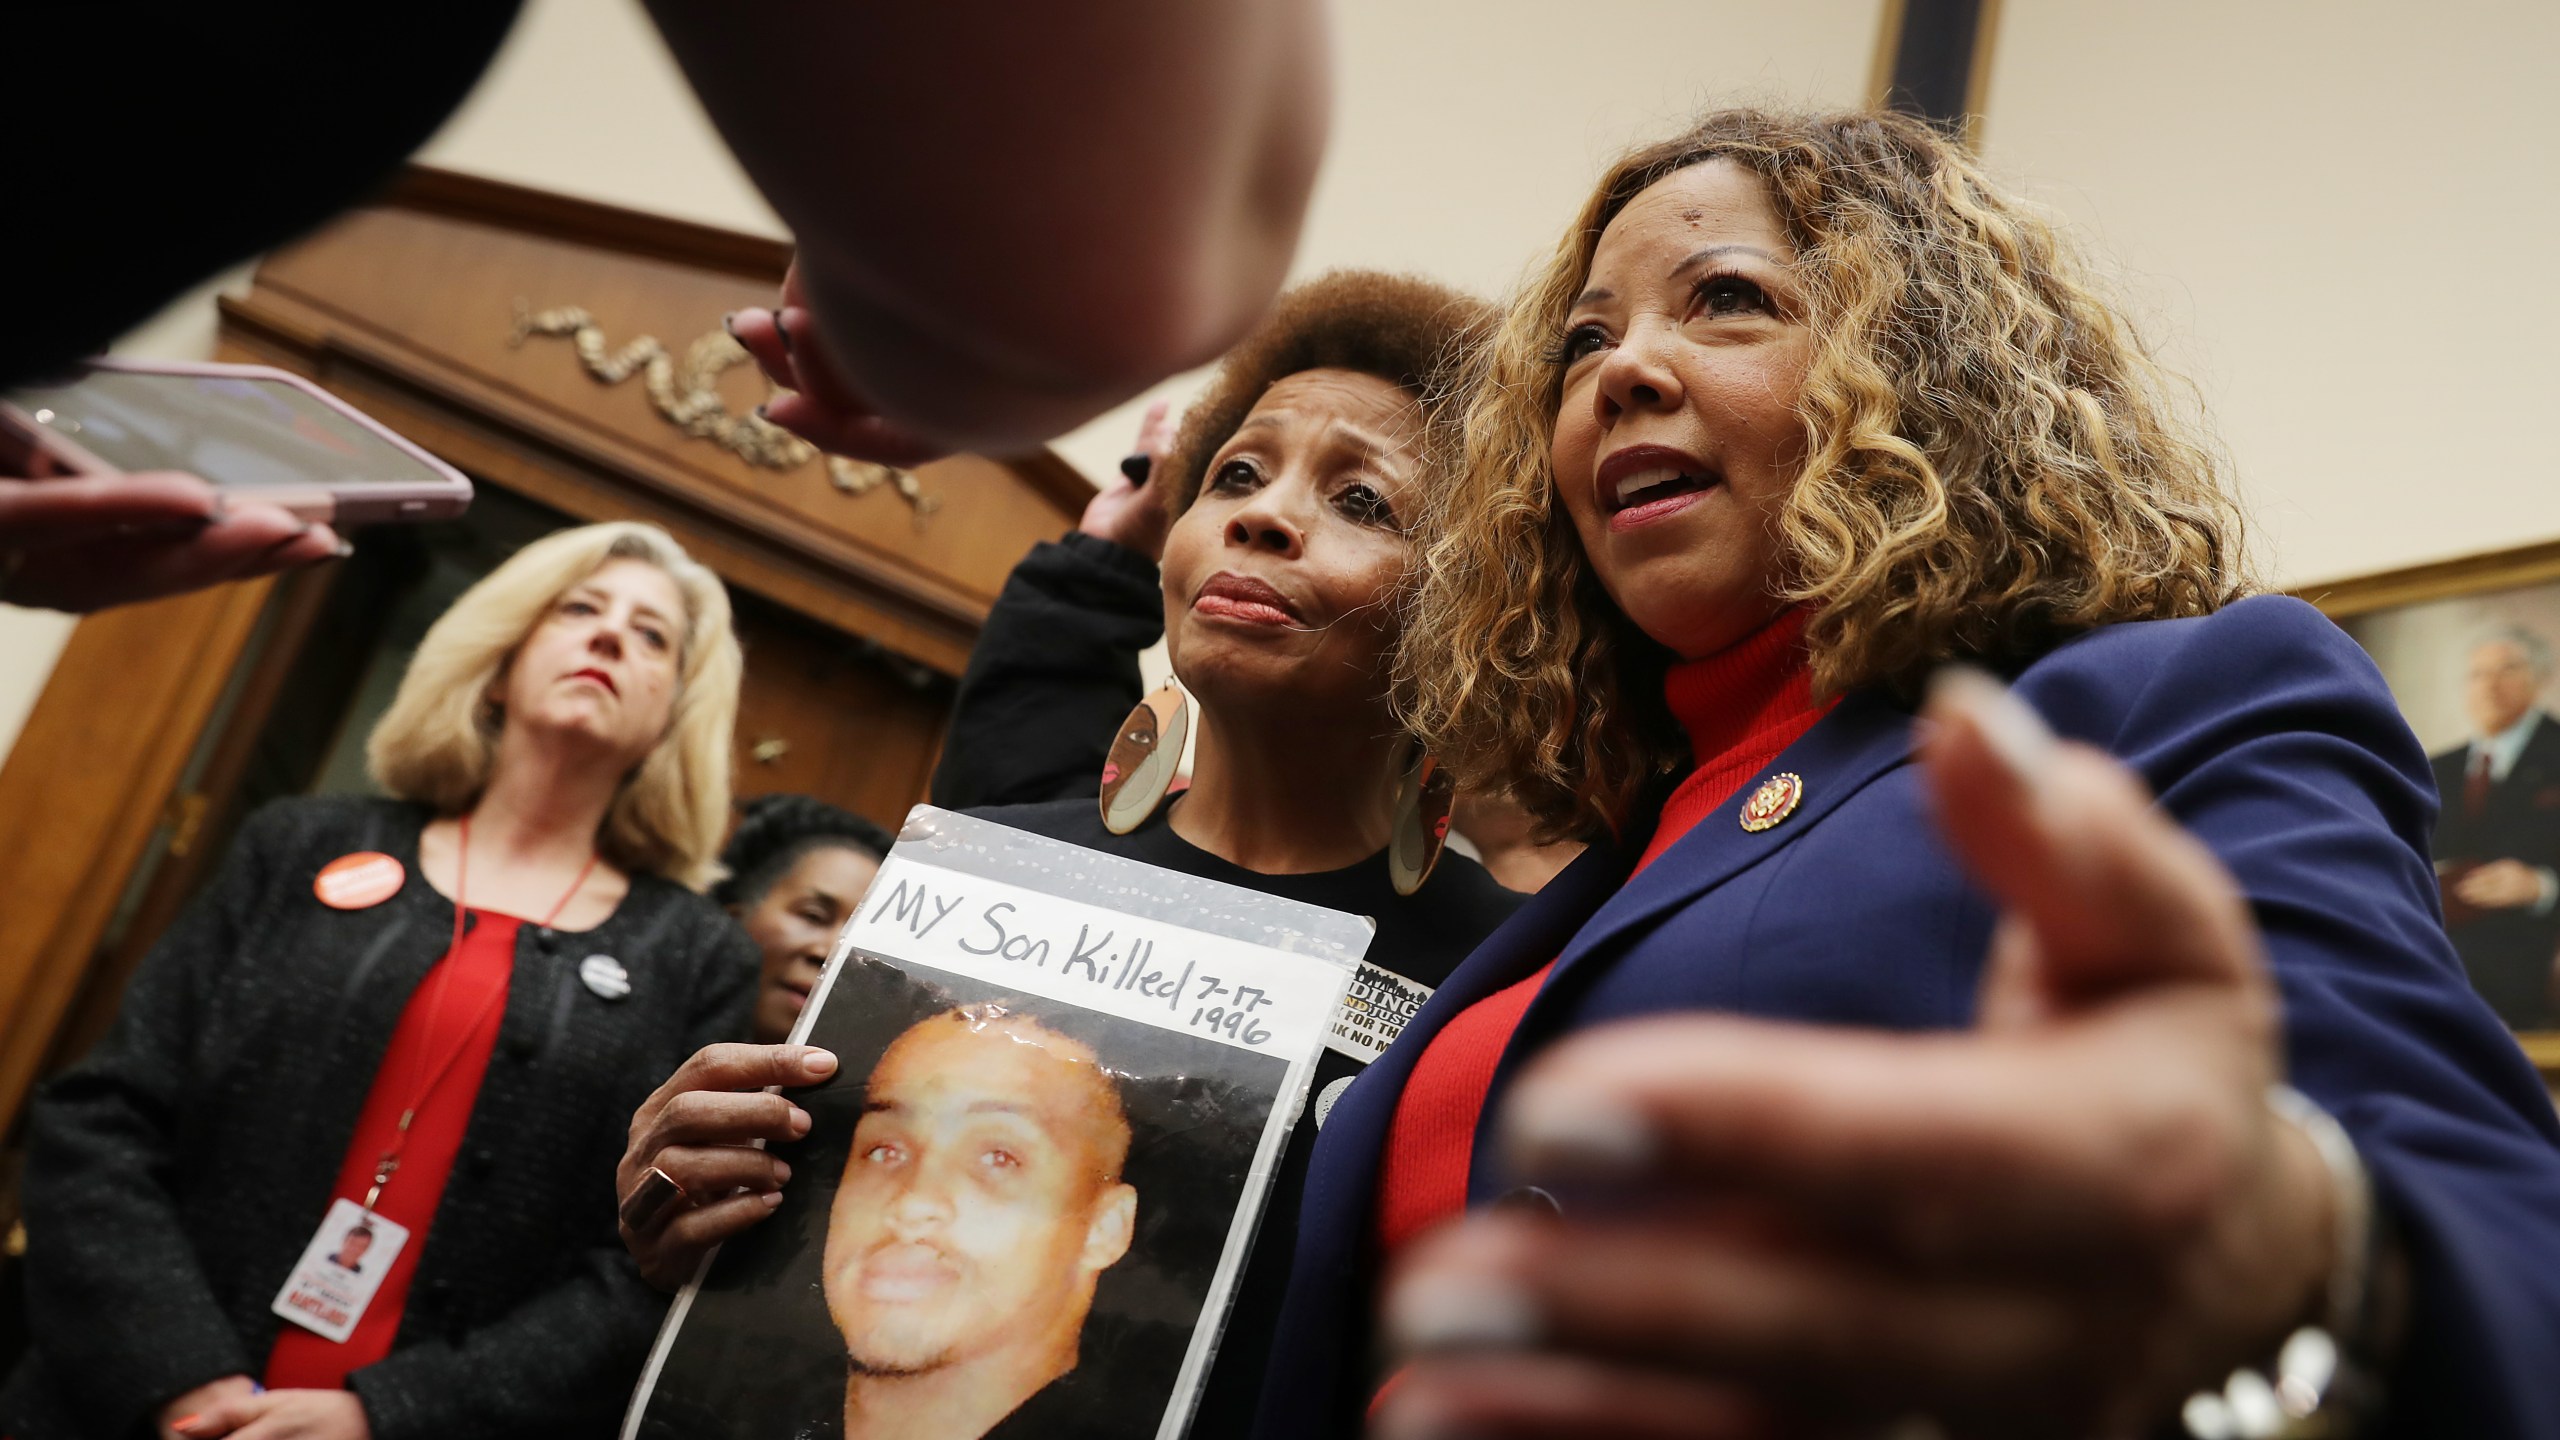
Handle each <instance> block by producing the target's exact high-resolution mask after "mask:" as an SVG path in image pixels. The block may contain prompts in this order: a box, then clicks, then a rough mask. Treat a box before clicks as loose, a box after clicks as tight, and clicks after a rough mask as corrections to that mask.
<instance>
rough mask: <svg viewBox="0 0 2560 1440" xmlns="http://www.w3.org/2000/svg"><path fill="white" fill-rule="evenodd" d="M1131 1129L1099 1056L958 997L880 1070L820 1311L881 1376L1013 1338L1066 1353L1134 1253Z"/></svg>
mask: <svg viewBox="0 0 2560 1440" xmlns="http://www.w3.org/2000/svg"><path fill="white" fill-rule="evenodd" d="M1128 1151H1129V1125H1128V1121H1127V1119H1126V1118H1125V1117H1124V1116H1123V1115H1122V1113H1121V1109H1120V1102H1119V1099H1118V1096H1117V1094H1116V1092H1115V1090H1114V1088H1113V1086H1112V1084H1111V1082H1110V1080H1109V1078H1108V1077H1107V1076H1106V1075H1105V1074H1104V1073H1103V1071H1102V1067H1101V1065H1100V1064H1099V1063H1098V1062H1097V1061H1096V1059H1095V1057H1094V1054H1093V1052H1092V1051H1091V1050H1090V1049H1088V1048H1086V1047H1085V1046H1083V1045H1081V1044H1078V1043H1077V1042H1075V1041H1073V1040H1069V1039H1066V1038H1065V1037H1063V1036H1060V1035H1058V1034H1056V1033H1054V1032H1052V1031H1049V1030H1046V1029H1043V1028H1041V1027H1040V1026H1038V1025H1036V1024H1033V1023H1031V1022H1030V1021H1028V1020H1025V1019H1021V1018H1018V1017H983V1016H973V1015H971V1014H970V1013H968V1012H965V1011H952V1012H948V1013H945V1014H942V1015H937V1016H934V1017H933V1018H931V1019H929V1020H925V1021H923V1022H921V1023H919V1024H917V1025H916V1026H914V1027H913V1028H911V1029H910V1030H908V1031H907V1032H906V1034H904V1035H902V1036H900V1037H899V1039H898V1041H897V1043H896V1044H894V1045H892V1046H890V1047H889V1050H888V1052H887V1053H886V1054H884V1055H883V1056H881V1058H880V1063H879V1065H878V1066H877V1067H875V1068H874V1069H873V1070H872V1072H871V1080H870V1084H869V1086H868V1088H867V1094H866V1099H865V1102H864V1109H863V1115H862V1119H861V1121H860V1122H859V1123H858V1124H857V1125H856V1127H855V1129H854V1140H853V1153H852V1155H851V1156H850V1157H849V1158H848V1159H847V1161H846V1164H845V1172H844V1182H843V1184H842V1185H841V1186H840V1187H839V1188H838V1189H837V1191H836V1197H835V1205H834V1207H833V1211H832V1213H831V1215H830V1218H829V1223H828V1228H827V1243H826V1253H825V1261H824V1264H825V1272H824V1274H825V1284H826V1294H827V1308H828V1310H829V1312H830V1313H831V1314H832V1315H833V1316H834V1317H835V1322H836V1328H837V1329H838V1330H840V1331H842V1332H843V1334H844V1339H845V1349H846V1352H847V1353H848V1354H849V1355H850V1356H851V1357H852V1359H853V1361H854V1363H855V1364H856V1365H857V1366H858V1367H860V1368H861V1369H863V1370H865V1371H868V1372H870V1373H872V1374H875V1375H902V1374H918V1373H922V1372H925V1371H931V1370H936V1369H939V1368H941V1367H944V1366H947V1365H952V1364H958V1363H962V1362H965V1361H968V1360H973V1359H977V1358H980V1357H982V1356H987V1355H991V1354H995V1353H997V1352H1000V1351H1005V1350H1008V1349H1013V1350H1019V1351H1021V1352H1023V1353H1025V1354H1026V1355H1030V1354H1039V1353H1044V1352H1063V1353H1064V1354H1066V1355H1067V1356H1068V1357H1070V1358H1069V1359H1068V1361H1067V1363H1068V1364H1069V1365H1072V1364H1073V1360H1072V1355H1073V1353H1074V1345H1075V1342H1076V1339H1077V1336H1078V1335H1079V1333H1080V1332H1081V1331H1082V1329H1083V1326H1084V1317H1085V1312H1086V1311H1087V1310H1088V1309H1089V1308H1090V1307H1091V1305H1092V1303H1093V1286H1094V1280H1095V1277H1096V1276H1098V1275H1099V1274H1100V1273H1101V1272H1102V1271H1104V1270H1106V1269H1108V1268H1110V1266H1111V1265H1113V1264H1114V1263H1116V1262H1117V1261H1118V1260H1119V1259H1120V1257H1121V1256H1122V1255H1124V1254H1126V1253H1127V1252H1128V1248H1129V1237H1130V1231H1131V1228H1132V1225H1133V1224H1134V1221H1135V1216H1136V1209H1137V1192H1136V1191H1134V1190H1132V1189H1131V1188H1130V1187H1129V1186H1128V1185H1126V1184H1124V1183H1122V1181H1121V1179H1120V1167H1121V1165H1122V1163H1123V1162H1124V1161H1125V1160H1126V1159H1127V1157H1128Z"/></svg>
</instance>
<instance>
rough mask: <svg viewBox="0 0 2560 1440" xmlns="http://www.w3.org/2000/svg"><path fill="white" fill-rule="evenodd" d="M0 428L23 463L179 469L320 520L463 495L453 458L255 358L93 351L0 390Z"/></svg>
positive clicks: (418, 507) (403, 513)
mask: <svg viewBox="0 0 2560 1440" xmlns="http://www.w3.org/2000/svg"><path fill="white" fill-rule="evenodd" d="M0 432H5V433H0V441H14V442H15V443H14V444H9V445H7V450H8V451H9V452H10V453H9V454H8V455H7V456H6V458H7V459H9V460H11V461H12V462H14V463H15V464H17V465H18V466H19V467H20V468H21V469H22V471H23V473H25V474H27V475H29V476H36V477H41V476H44V475H47V474H59V473H63V472H65V471H68V472H69V473H72V474H82V475H117V474H133V473H136V472H139V471H145V470H181V471H184V472H186V473H187V474H190V475H194V476H197V477H199V478H201V479H203V480H205V481H206V482H208V483H210V484H212V485H215V486H217V487H219V488H220V489H222V490H224V491H225V492H228V493H231V494H236V495H239V496H241V497H243V498H247V499H256V500H262V501H266V502H267V503H269V504H273V505H279V506H282V507H283V508H284V509H286V510H289V511H291V512H293V513H294V514H295V515H296V516H299V517H300V518H302V519H305V520H313V521H320V522H323V523H326V524H330V525H338V526H346V525H369V524H374V523H377V522H380V521H385V520H442V519H447V518H449V517H451V516H455V515H459V514H461V513H462V512H463V511H464V510H465V509H466V508H468V507H469V506H470V504H471V482H470V481H469V480H468V479H466V478H464V476H463V474H462V472H461V471H459V470H456V469H454V468H453V467H452V466H450V465H447V464H445V463H444V462H443V461H441V460H438V459H436V458H435V457H434V456H432V455H429V454H428V453H427V452H426V451H424V450H421V449H419V448H418V447H417V446H415V445H413V444H410V443H409V442H408V441H406V440H403V439H401V438H400V437H399V436H397V435H394V434H392V433H391V431H390V430H388V429H387V428H385V427H384V426H383V425H382V423H381V422H379V421H377V420H375V419H374V418H373V417H371V416H369V415H366V414H365V413H363V412H362V411H360V410H358V409H356V408H355V407H354V406H352V405H349V404H348V403H347V402H346V401H344V400H341V399H339V398H338V397H337V396H335V395H332V394H330V393H329V392H328V391H326V390H323V389H321V388H320V387H319V386H317V385H314V384H312V383H311V382H310V381H308V380H305V379H303V378H302V377H301V376H299V375H293V374H288V373H286V372H285V371H282V370H276V369H271V368H269V367H267V366H264V365H217V364H210V363H200V364H199V363H186V362H180V361H134V360H120V359H107V358H100V359H96V360H91V361H88V362H86V366H85V369H84V371H83V373H82V374H80V375H79V376H78V377H77V378H74V379H71V380H68V381H64V382H62V383H59V384H46V385H23V386H20V387H18V388H16V389H14V390H11V391H10V392H8V393H7V394H6V395H0ZM48 460H50V461H51V462H52V463H50V464H47V463H45V462H46V461H48Z"/></svg>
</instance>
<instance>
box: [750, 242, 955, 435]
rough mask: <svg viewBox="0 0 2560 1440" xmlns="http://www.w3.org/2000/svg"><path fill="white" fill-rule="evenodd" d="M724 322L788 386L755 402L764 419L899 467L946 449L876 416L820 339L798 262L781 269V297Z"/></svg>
mask: <svg viewBox="0 0 2560 1440" xmlns="http://www.w3.org/2000/svg"><path fill="white" fill-rule="evenodd" d="M725 323H726V324H727V326H728V328H729V334H730V335H731V336H732V337H734V338H735V339H736V340H737V342H738V343H739V344H740V345H741V346H744V347H745V348H746V352H747V354H748V355H749V356H751V357H753V358H754V360H755V362H756V365H757V368H759V369H761V370H763V371H764V373H765V378H766V379H768V380H771V381H772V382H773V383H774V384H776V385H779V386H781V387H782V388H783V390H784V391H785V392H787V393H784V394H780V395H776V396H774V397H773V398H772V399H771V400H769V401H766V402H765V403H764V404H763V405H762V406H760V407H758V409H757V411H756V413H757V414H759V415H761V416H763V417H764V418H765V419H767V420H769V421H771V422H773V423H774V424H776V425H779V426H781V427H782V428H783V429H785V430H788V431H790V432H791V433H792V434H794V435H797V436H799V437H800V438H801V439H803V440H806V441H808V442H809V443H810V444H812V445H815V446H817V447H818V448H819V449H821V450H824V451H826V452H827V453H828V454H830V455H846V456H850V457H852V458H854V459H856V460H869V461H872V462H874V463H877V464H881V465H895V466H898V467H900V468H901V469H906V468H912V467H914V466H917V465H922V464H924V463H925V462H926V461H928V460H938V459H940V458H942V456H943V455H944V454H945V453H947V452H946V451H945V449H944V447H942V446H940V445H937V444H935V443H934V442H932V441H930V440H928V439H926V438H925V437H923V436H922V435H919V434H917V433H916V432H914V431H913V430H910V429H908V428H907V427H905V426H903V425H900V424H898V423H897V422H896V421H893V420H890V419H887V418H886V417H884V416H882V415H881V414H880V411H879V407H877V406H875V405H873V404H872V403H871V402H870V401H869V400H867V399H865V398H864V397H863V396H862V395H861V394H860V393H859V392H858V391H856V390H855V389H854V387H853V386H852V385H851V384H850V383H848V382H847V381H846V380H845V379H844V377H843V372H842V371H841V370H840V369H839V368H838V367H837V366H836V365H835V364H834V362H832V361H830V360H829V359H828V358H827V348H826V341H825V340H824V338H822V337H821V336H820V335H819V333H818V323H817V317H816V316H815V315H814V314H812V313H811V311H810V309H809V300H808V295H807V292H806V291H805V290H804V289H803V288H802V286H801V283H800V264H799V262H798V261H796V260H795V261H793V262H792V265H791V269H790V270H789V272H787V273H786V274H785V275H784V276H783V279H782V303H781V304H779V305H777V306H775V307H773V308H772V309H763V308H758V307H750V308H748V309H745V310H737V311H732V312H731V313H730V315H729V317H728V319H727V321H726V322H725Z"/></svg>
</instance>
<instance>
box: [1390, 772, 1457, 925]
mask: <svg viewBox="0 0 2560 1440" xmlns="http://www.w3.org/2000/svg"><path fill="white" fill-rule="evenodd" d="M1457 793H1458V782H1457V779H1456V777H1454V776H1452V775H1451V774H1450V773H1449V771H1448V770H1447V769H1446V768H1445V767H1444V766H1442V765H1441V763H1440V762H1439V761H1437V760H1434V759H1432V758H1431V757H1430V756H1429V755H1428V754H1425V753H1424V752H1423V749H1422V747H1421V746H1419V745H1416V746H1415V747H1414V748H1413V763H1412V764H1410V765H1408V766H1406V767H1405V772H1404V775H1403V777H1402V778H1401V779H1399V780H1398V781H1397V782H1396V819H1395V830H1394V833H1393V834H1392V835H1391V836H1390V837H1389V838H1388V840H1387V878H1388V879H1389V880H1392V881H1393V882H1395V887H1396V893H1397V894H1399V895H1411V894H1412V893H1413V892H1415V891H1417V890H1419V889H1421V888H1422V886H1423V883H1424V882H1425V881H1428V880H1429V879H1430V878H1431V871H1432V869H1433V867H1435V866H1437V865H1438V864H1439V863H1440V852H1441V851H1442V850H1443V849H1445V848H1447V846H1448V843H1449V807H1450V803H1451V802H1452V801H1453V800H1455V799H1456V798H1457Z"/></svg>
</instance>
